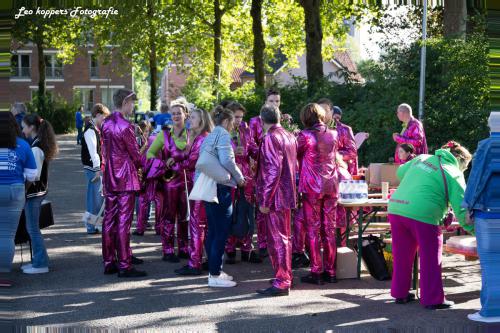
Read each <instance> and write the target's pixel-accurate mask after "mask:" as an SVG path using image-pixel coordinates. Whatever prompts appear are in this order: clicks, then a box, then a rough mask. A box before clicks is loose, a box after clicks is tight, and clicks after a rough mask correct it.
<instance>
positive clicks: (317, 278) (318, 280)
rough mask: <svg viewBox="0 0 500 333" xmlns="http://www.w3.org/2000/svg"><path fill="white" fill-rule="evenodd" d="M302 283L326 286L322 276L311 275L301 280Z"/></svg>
mask: <svg viewBox="0 0 500 333" xmlns="http://www.w3.org/2000/svg"><path fill="white" fill-rule="evenodd" d="M300 282H304V283H311V284H316V285H318V286H321V285H323V284H324V282H323V279H322V278H321V274H313V273H311V274H309V275H306V276H303V277H301V278H300Z"/></svg>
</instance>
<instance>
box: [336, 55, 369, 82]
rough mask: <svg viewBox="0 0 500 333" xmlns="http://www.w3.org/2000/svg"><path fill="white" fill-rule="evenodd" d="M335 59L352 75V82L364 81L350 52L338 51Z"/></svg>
mask: <svg viewBox="0 0 500 333" xmlns="http://www.w3.org/2000/svg"><path fill="white" fill-rule="evenodd" d="M333 58H334V60H335V61H337V62H338V63H339V64H340V65H341V66H342V67H343V68H344V69H345V70H346V71H348V72H349V73H350V74H351V79H352V80H354V81H359V82H361V81H363V77H362V76H361V75H360V74H359V72H358V67H357V66H356V63H355V62H354V61H352V58H351V54H350V53H349V52H348V51H337V52H335V54H334V57H333Z"/></svg>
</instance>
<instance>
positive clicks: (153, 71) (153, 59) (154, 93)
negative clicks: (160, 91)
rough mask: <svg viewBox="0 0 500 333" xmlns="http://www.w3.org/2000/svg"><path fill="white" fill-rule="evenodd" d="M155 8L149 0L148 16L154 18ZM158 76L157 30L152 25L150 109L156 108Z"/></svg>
mask: <svg viewBox="0 0 500 333" xmlns="http://www.w3.org/2000/svg"><path fill="white" fill-rule="evenodd" d="M153 16H154V8H153V3H152V1H148V17H149V18H150V20H151V21H152V20H153ZM157 78H158V67H157V63H156V42H155V30H154V29H153V27H152V26H150V27H149V82H150V84H149V88H150V94H149V100H150V104H151V106H150V107H149V109H150V110H156V100H157V99H158V96H157V85H158V84H157Z"/></svg>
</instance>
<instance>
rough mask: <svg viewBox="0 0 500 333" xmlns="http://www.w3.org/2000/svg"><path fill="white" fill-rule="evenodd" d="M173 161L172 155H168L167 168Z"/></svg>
mask: <svg viewBox="0 0 500 333" xmlns="http://www.w3.org/2000/svg"><path fill="white" fill-rule="evenodd" d="M174 163H175V161H174V159H173V158H172V157H170V158H169V159H168V160H167V168H171V167H172V165H174Z"/></svg>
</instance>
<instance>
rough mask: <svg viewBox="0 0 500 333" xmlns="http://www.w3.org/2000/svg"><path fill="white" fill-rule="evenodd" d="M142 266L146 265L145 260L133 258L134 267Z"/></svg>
mask: <svg viewBox="0 0 500 333" xmlns="http://www.w3.org/2000/svg"><path fill="white" fill-rule="evenodd" d="M141 264H144V260H142V259H139V258H137V257H134V256H132V265H141Z"/></svg>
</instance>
